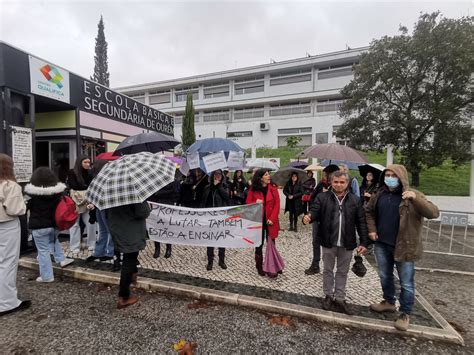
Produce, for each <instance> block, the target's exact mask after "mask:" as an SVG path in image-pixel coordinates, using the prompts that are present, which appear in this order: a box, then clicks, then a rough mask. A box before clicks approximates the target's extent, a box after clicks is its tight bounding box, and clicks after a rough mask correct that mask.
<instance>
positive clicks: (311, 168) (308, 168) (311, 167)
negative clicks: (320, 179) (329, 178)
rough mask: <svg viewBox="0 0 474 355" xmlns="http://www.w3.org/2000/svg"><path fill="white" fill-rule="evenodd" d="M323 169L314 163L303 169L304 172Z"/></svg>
mask: <svg viewBox="0 0 474 355" xmlns="http://www.w3.org/2000/svg"><path fill="white" fill-rule="evenodd" d="M323 169H324V166H321V165H319V164H316V163H313V164H311V165H308V166H307V167H306V168H304V170H306V171H308V170H311V171H321V170H323Z"/></svg>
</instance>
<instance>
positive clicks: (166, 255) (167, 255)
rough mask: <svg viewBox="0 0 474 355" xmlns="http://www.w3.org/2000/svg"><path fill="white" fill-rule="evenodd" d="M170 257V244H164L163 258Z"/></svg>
mask: <svg viewBox="0 0 474 355" xmlns="http://www.w3.org/2000/svg"><path fill="white" fill-rule="evenodd" d="M169 257H171V244H166V252H165V259H168V258H169Z"/></svg>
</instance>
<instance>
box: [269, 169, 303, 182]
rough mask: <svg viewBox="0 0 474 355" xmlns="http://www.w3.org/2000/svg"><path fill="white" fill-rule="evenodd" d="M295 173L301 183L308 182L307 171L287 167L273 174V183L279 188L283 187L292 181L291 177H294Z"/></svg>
mask: <svg viewBox="0 0 474 355" xmlns="http://www.w3.org/2000/svg"><path fill="white" fill-rule="evenodd" d="M293 173H296V174H298V179H299V181H300V182H304V181H306V180H308V175H306V171H304V170H302V169H297V168H288V167H287V168H283V169H280V170H278V171H277V172H276V173H275V174H273V176H272V181H273V182H274V183H275V184H277V185H279V186H283V185H285V184H286V183H287V182H288V180H290V178H291V175H293Z"/></svg>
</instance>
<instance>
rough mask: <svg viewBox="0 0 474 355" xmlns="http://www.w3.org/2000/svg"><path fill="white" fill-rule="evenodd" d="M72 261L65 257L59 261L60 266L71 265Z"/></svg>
mask: <svg viewBox="0 0 474 355" xmlns="http://www.w3.org/2000/svg"><path fill="white" fill-rule="evenodd" d="M73 262H74V259H70V258H66V259H64V260H63V261H61V262H60V263H59V265H60V266H61V267H66V266H68V265H71V264H72V263H73Z"/></svg>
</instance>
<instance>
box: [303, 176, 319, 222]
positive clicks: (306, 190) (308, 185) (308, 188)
mask: <svg viewBox="0 0 474 355" xmlns="http://www.w3.org/2000/svg"><path fill="white" fill-rule="evenodd" d="M306 175H307V176H308V179H307V180H306V181H305V182H303V183H302V184H301V186H303V197H304V196H309V199H310V200H309V201H305V200H303V211H304V213H308V211H309V205H310V202H311V194H312V192H313V190H314V187H315V186H316V180H315V178H314V177H313V176H314V173H313V172H312V171H311V170H308V171H307V172H306Z"/></svg>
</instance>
